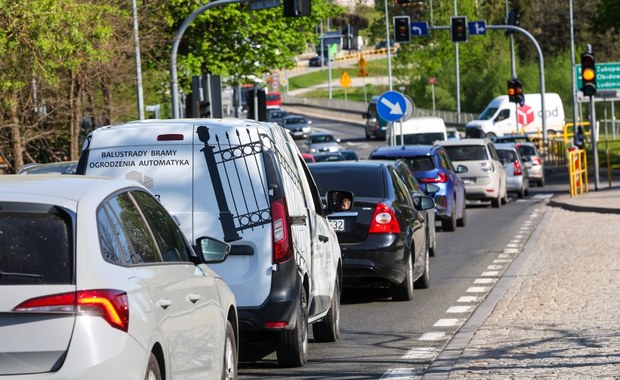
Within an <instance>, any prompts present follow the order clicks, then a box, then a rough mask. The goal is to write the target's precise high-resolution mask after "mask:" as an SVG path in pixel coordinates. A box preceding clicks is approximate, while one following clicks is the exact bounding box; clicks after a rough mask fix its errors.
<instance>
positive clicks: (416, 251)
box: [308, 161, 434, 301]
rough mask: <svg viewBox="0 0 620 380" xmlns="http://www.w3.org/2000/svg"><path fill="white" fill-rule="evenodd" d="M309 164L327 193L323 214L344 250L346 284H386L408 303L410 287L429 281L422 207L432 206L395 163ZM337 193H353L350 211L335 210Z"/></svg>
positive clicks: (400, 299) (427, 248)
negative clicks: (413, 191) (412, 188)
mask: <svg viewBox="0 0 620 380" xmlns="http://www.w3.org/2000/svg"><path fill="white" fill-rule="evenodd" d="M308 167H309V168H310V171H311V172H312V176H313V177H314V180H315V182H316V184H317V186H318V188H319V191H320V192H321V194H326V199H325V201H326V208H327V216H328V219H329V221H330V224H331V225H332V227H333V228H334V230H335V231H336V234H337V235H338V241H339V243H340V249H341V252H342V258H343V276H344V280H343V285H344V286H369V285H374V284H376V283H379V284H381V285H386V284H387V285H388V286H389V288H390V291H391V295H392V299H393V300H398V301H407V300H410V299H411V298H412V297H413V289H414V285H415V286H416V287H421V288H426V287H428V286H429V285H430V273H429V242H428V241H427V235H426V230H427V226H426V225H425V224H426V220H425V216H424V215H423V214H422V210H428V209H431V208H433V207H434V202H433V199H432V198H431V197H428V196H424V195H416V196H413V197H412V194H411V193H410V191H409V190H408V189H407V186H406V184H405V183H404V182H403V180H402V179H401V178H400V176H399V174H398V173H397V170H396V168H395V163H394V162H388V161H336V162H322V163H315V164H309V165H308ZM328 189H339V190H340V191H330V192H327V190H328ZM340 192H342V193H344V194H345V195H349V194H352V195H353V199H352V207H351V208H350V209H348V210H341V209H340V208H339V205H340V203H341V202H340V201H341V199H340V198H341V194H340Z"/></svg>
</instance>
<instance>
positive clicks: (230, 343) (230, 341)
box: [222, 321, 239, 380]
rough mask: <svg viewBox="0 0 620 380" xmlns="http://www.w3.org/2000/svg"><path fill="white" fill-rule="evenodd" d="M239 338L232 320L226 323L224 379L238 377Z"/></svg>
mask: <svg viewBox="0 0 620 380" xmlns="http://www.w3.org/2000/svg"><path fill="white" fill-rule="evenodd" d="M238 362H239V358H238V356H237V338H236V337H235V330H234V329H233V326H232V324H231V323H230V321H228V322H227V323H226V341H225V342H224V363H223V366H222V380H235V379H237V375H238V373H237V364H238Z"/></svg>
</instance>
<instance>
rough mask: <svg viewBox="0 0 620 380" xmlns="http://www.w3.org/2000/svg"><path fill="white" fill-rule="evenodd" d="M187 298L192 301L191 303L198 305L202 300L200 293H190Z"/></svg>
mask: <svg viewBox="0 0 620 380" xmlns="http://www.w3.org/2000/svg"><path fill="white" fill-rule="evenodd" d="M187 298H188V299H189V300H190V302H191V303H196V302H198V301H199V300H200V294H198V293H190V294H189V295H188V296H187Z"/></svg>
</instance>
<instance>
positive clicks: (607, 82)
mask: <svg viewBox="0 0 620 380" xmlns="http://www.w3.org/2000/svg"><path fill="white" fill-rule="evenodd" d="M594 70H595V71H596V91H597V92H598V91H600V90H620V62H611V63H595V64H594ZM575 73H576V74H577V89H580V88H581V87H582V86H583V80H582V79H581V65H575Z"/></svg>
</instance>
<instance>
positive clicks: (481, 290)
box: [466, 286, 489, 293]
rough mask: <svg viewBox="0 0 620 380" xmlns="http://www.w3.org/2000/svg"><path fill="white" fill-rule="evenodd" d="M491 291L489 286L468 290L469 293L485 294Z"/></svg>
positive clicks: (473, 287) (474, 287)
mask: <svg viewBox="0 0 620 380" xmlns="http://www.w3.org/2000/svg"><path fill="white" fill-rule="evenodd" d="M487 290H489V287H488V286H472V287H470V288H468V289H467V290H466V292H467V293H484V292H486V291H487Z"/></svg>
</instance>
